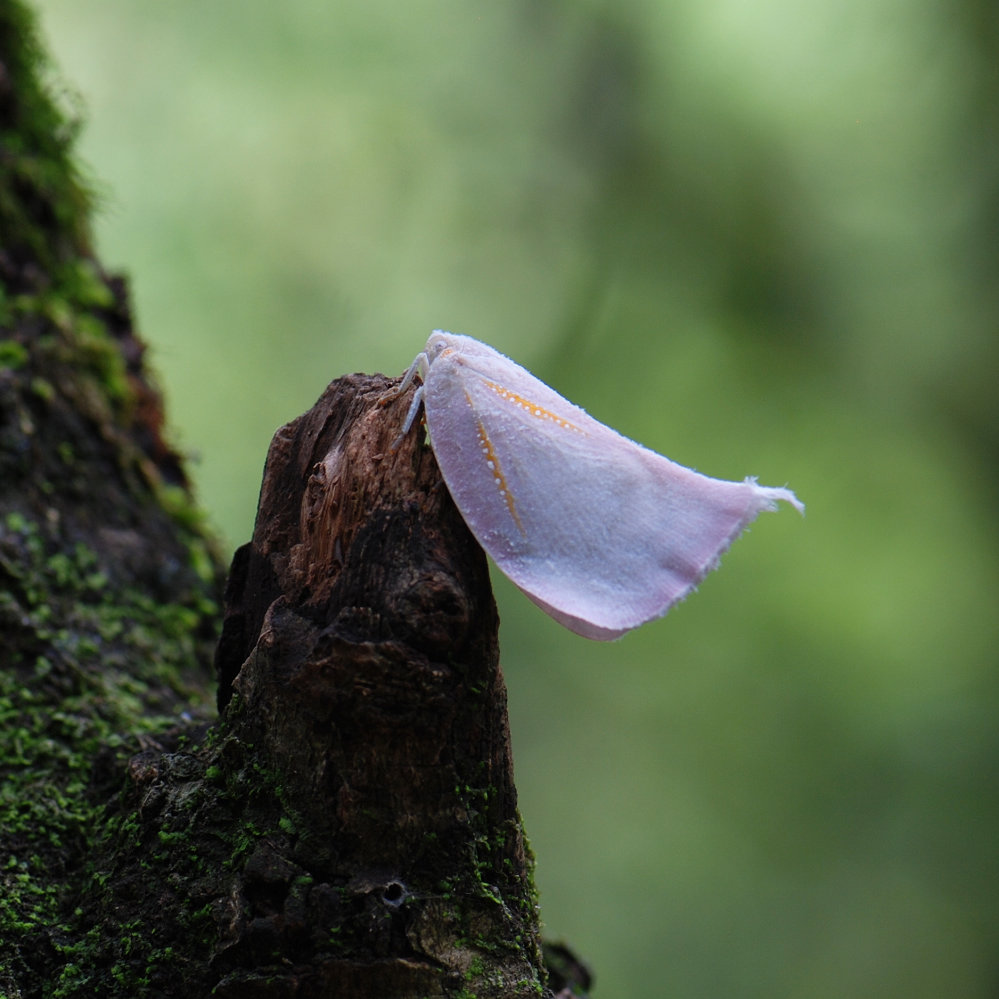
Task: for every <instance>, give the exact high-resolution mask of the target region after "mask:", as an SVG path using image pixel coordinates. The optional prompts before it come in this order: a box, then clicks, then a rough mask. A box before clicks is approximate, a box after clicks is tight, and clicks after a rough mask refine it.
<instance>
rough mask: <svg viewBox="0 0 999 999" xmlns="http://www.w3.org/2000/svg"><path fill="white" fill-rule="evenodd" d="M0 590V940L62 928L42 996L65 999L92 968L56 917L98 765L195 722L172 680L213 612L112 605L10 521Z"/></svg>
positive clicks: (95, 808) (94, 825) (93, 810)
mask: <svg viewBox="0 0 999 999" xmlns="http://www.w3.org/2000/svg"><path fill="white" fill-rule="evenodd" d="M0 579H2V580H3V583H4V585H3V588H2V590H0V630H2V631H3V633H4V637H5V645H6V648H5V652H7V653H9V665H10V667H11V668H10V669H9V670H5V671H3V673H0V730H2V731H3V732H4V745H5V752H4V755H3V758H2V759H0V829H2V830H3V836H4V843H5V846H6V847H7V849H8V850H9V856H8V858H7V860H6V862H5V864H4V867H3V869H2V870H0V939H2V940H4V941H5V942H6V943H7V944H8V945H11V946H12V947H16V946H17V943H18V941H24V942H25V946H27V941H28V940H30V939H31V938H32V935H33V934H36V933H38V932H41V931H42V930H45V932H50V931H51V930H52V928H53V927H56V928H58V927H63V930H62V931H61V932H56V933H55V935H54V937H53V939H54V946H55V948H56V950H57V951H58V952H60V953H62V956H63V958H64V963H63V966H62V970H61V972H60V974H59V977H58V980H57V982H56V984H55V986H54V990H53V992H52V995H53V996H57V995H64V994H65V995H68V994H71V991H68V990H72V989H77V990H78V989H80V988H83V985H84V984H85V983H86V981H87V978H86V976H85V975H84V974H83V972H82V971H80V968H84V967H90V965H88V964H87V962H86V961H78V960H75V959H74V955H76V954H77V953H78V949H79V947H81V946H83V945H84V944H85V942H86V934H83V936H82V937H80V936H78V935H76V934H71V933H68V932H67V931H66V926H65V921H66V918H67V917H66V916H65V914H64V913H63V911H62V910H63V906H64V903H65V901H66V899H67V898H69V897H71V896H72V893H73V885H74V883H75V878H76V877H78V870H79V865H81V864H82V863H83V861H84V859H85V858H86V857H87V855H88V854H89V853H90V850H91V848H92V846H93V838H94V836H95V831H97V830H100V829H101V828H102V826H103V818H102V816H103V809H104V797H105V794H95V793H94V788H93V772H94V765H95V761H96V760H97V759H98V758H99V757H101V756H104V757H105V758H106V759H108V760H110V759H113V758H114V756H115V755H117V756H118V758H119V759H122V758H124V757H125V756H127V755H130V754H131V753H134V752H136V751H137V750H138V749H139V748H140V747H139V745H138V744H137V743H133V742H130V741H127V740H126V739H125V738H124V737H123V736H122V735H120V734H119V733H121V732H125V731H127V732H137V733H146V734H147V735H149V736H155V735H156V734H157V733H161V732H164V731H166V730H167V729H169V728H171V727H172V726H175V725H176V724H177V721H178V718H177V708H178V707H179V706H180V705H189V706H191V707H192V709H193V708H194V707H195V705H196V704H197V701H198V699H199V698H203V697H204V696H205V694H204V692H202V691H199V690H197V689H195V688H188V687H184V686H182V685H181V684H180V681H179V680H178V679H177V678H178V677H179V676H182V675H185V674H188V675H189V674H190V672H191V668H192V665H193V664H194V663H195V662H196V660H197V658H198V655H199V652H200V649H199V647H198V642H197V639H196V638H195V637H194V636H195V633H196V632H197V627H196V626H197V624H198V623H199V621H200V619H201V617H202V615H203V614H204V613H205V612H206V611H207V612H209V613H212V614H214V608H212V607H211V606H210V605H209V604H208V603H207V602H205V601H203V600H202V599H199V600H195V601H194V603H193V605H191V604H188V605H184V604H175V605H167V606H166V607H161V606H159V605H157V604H156V603H155V602H154V601H152V600H151V599H150V598H149V597H148V596H147V595H145V594H143V593H140V592H138V591H134V590H125V591H124V592H123V593H117V594H116V593H114V592H112V591H109V589H108V586H107V582H108V581H107V578H106V576H105V574H104V573H103V572H102V571H101V570H100V568H99V566H98V562H97V559H96V556H95V555H94V554H93V552H91V551H90V550H89V549H87V548H86V547H85V546H83V545H77V546H76V547H75V548H73V549H71V550H70V551H69V552H64V551H56V552H51V553H50V552H49V551H48V549H47V544H46V541H45V539H44V535H43V533H42V531H41V529H40V528H39V527H38V526H37V525H35V524H34V523H32V522H31V521H30V520H29V519H28V518H26V517H25V516H23V515H22V514H20V513H16V512H14V513H9V514H8V515H7V516H6V517H5V518H4V521H3V523H2V525H0ZM55 622H58V625H56V624H55ZM151 709H152V710H151ZM108 754H110V757H109V756H108ZM130 818H132V817H131V816H130ZM126 829H127V822H126V821H123V822H122V826H121V830H120V831H122V832H125V831H126ZM59 872H62V873H61V874H60V873H59ZM70 919H71V917H70ZM66 941H72V942H66Z"/></svg>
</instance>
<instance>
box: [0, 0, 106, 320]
mask: <svg viewBox="0 0 999 999" xmlns="http://www.w3.org/2000/svg"><path fill="white" fill-rule="evenodd" d="M0 52H3V54H4V94H5V98H4V101H5V106H4V115H3V118H2V125H0V149H2V150H3V167H4V173H5V175H6V176H5V182H4V183H3V184H0V231H2V232H3V234H4V252H5V254H6V255H7V256H8V259H13V260H19V261H21V260H31V261H32V262H33V263H34V265H35V266H36V268H37V269H38V270H39V271H40V272H41V273H52V272H54V271H55V270H57V269H58V268H59V266H60V265H63V264H65V263H66V261H68V260H73V259H75V258H76V257H78V256H79V255H81V253H83V252H84V251H85V250H86V248H87V245H88V243H89V231H88V230H89V211H90V208H91V204H92V198H91V195H90V192H89V190H88V189H87V187H86V185H85V184H84V183H83V182H82V180H81V178H80V175H79V173H78V171H77V169H76V167H75V164H74V163H73V160H72V156H71V149H72V144H73V141H74V139H75V136H76V132H77V130H78V122H76V121H75V120H72V119H71V118H70V117H69V116H68V115H67V114H66V112H65V111H64V110H63V108H61V107H60V106H59V104H58V102H57V101H56V100H55V99H54V98H53V96H52V93H51V92H50V90H49V88H48V86H47V84H46V82H45V81H46V80H47V79H49V78H51V70H50V69H49V66H48V62H47V59H46V57H45V54H44V52H43V50H42V47H41V45H40V44H39V42H38V33H37V28H36V24H35V19H34V16H33V14H32V13H31V11H30V10H29V8H28V7H27V5H25V4H23V3H21V2H19V0H6V2H5V3H3V4H0ZM55 235H57V237H58V238H54V236H55ZM9 305H10V302H9V300H8V299H7V298H6V297H4V299H2V300H0V322H3V321H5V318H6V317H5V316H4V315H2V313H6V312H8V310H9Z"/></svg>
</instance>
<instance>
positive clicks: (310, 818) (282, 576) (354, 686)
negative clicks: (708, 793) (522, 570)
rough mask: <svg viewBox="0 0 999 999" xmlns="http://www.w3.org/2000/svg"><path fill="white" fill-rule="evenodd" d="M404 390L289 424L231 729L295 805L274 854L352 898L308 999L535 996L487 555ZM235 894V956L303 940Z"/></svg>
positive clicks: (231, 658)
mask: <svg viewBox="0 0 999 999" xmlns="http://www.w3.org/2000/svg"><path fill="white" fill-rule="evenodd" d="M391 384H392V383H390V382H388V381H386V380H385V379H382V378H379V377H374V378H364V377H360V376H352V377H348V378H343V379H340V380H339V381H337V382H334V383H333V384H332V385H331V386H330V387H329V389H328V390H327V392H326V393H325V394H324V396H323V397H322V398H321V399H320V400H319V402H318V403H317V404H316V406H315V407H314V408H313V409H312V410H311V411H310V412H309V413H307V414H306V415H305V416H303V417H301V418H299V419H298V420H296V421H294V422H293V423H291V424H289V425H288V426H286V427H284V428H282V429H281V430H280V431H278V433H277V434H276V435H275V437H274V441H273V442H272V444H271V449H270V454H269V456H268V460H267V466H266V469H265V472H264V482H263V487H262V489H261V499H260V508H259V511H258V516H257V526H256V530H255V532H254V538H253V541H252V543H251V544H250V545H249V546H247V547H246V548H245V549H243V550H242V551H241V552H240V553H239V554H238V555H237V557H236V559H235V561H234V567H235V568H234V573H233V575H232V576H231V577H230V582H229V589H228V593H227V614H226V621H225V628H224V631H223V639H222V642H221V643H220V646H219V655H218V660H217V662H218V666H219V674H220V679H221V685H220V689H221V690H222V694H221V697H222V699H223V700H226V697H227V695H226V693H225V691H226V690H227V688H228V684H229V682H230V680H232V686H233V688H234V690H235V699H234V700H233V701H232V702H230V704H229V705H228V708H227V711H226V715H225V721H224V723H223V730H224V731H225V732H226V738H229V739H237V740H239V742H240V743H243V744H246V743H252V744H253V745H254V746H255V747H257V748H258V749H259V750H260V752H261V756H262V759H264V760H266V764H267V766H268V767H269V768H270V769H271V772H272V773H271V776H272V778H273V779H274V780H275V783H276V786H278V787H280V789H281V790H280V798H281V804H282V806H283V808H284V809H285V810H286V812H287V814H289V815H292V816H294V825H295V830H296V835H295V836H294V837H290V838H289V839H288V842H287V844H286V845H285V846H284V847H283V849H282V850H280V851H278V853H279V856H276V855H275V854H274V853H273V851H272V849H271V847H270V846H269V847H268V851H267V852H268V860H267V863H268V865H269V864H271V863H273V862H275V861H279V866H282V867H283V868H288V865H289V863H290V864H291V865H292V866H293V868H294V869H295V870H296V871H299V872H301V871H304V872H306V873H307V875H308V877H310V878H311V879H312V880H313V886H312V887H311V888H310V889H309V891H308V892H307V897H306V899H305V902H304V904H305V906H306V908H307V909H308V907H309V905H310V904H311V903H312V900H313V899H314V898H315V896H316V895H317V894H321V895H322V896H323V897H324V898H332V897H335V898H336V899H337V904H336V911H337V915H336V922H335V927H336V931H337V933H338V934H339V935H340V937H341V940H340V946H338V947H336V948H333V949H328V948H325V949H324V948H320V949H319V953H318V954H317V953H315V952H314V951H313V954H310V962H309V966H308V969H307V970H303V969H298V970H296V972H295V976H296V980H302V978H303V976H305V978H306V979H307V980H308V981H309V982H310V983H311V984H310V985H309V986H308V989H309V990H312V991H309V992H308V994H322V995H331V996H332V995H337V994H347V993H343V992H341V991H338V990H340V989H343V988H344V984H343V983H345V982H348V981H349V982H350V990H351V991H350V992H349V994H351V995H356V996H359V997H360V996H368V995H371V996H375V995H379V996H381V997H385V996H400V997H401V996H413V997H416V996H426V995H457V994H461V993H462V992H463V991H464V993H465V994H469V995H470V994H474V995H478V996H497V997H498V996H510V997H513V996H521V995H522V996H536V995H538V994H539V986H540V984H541V980H542V978H541V970H540V967H541V961H540V958H539V950H538V938H537V920H536V910H535V900H534V892H533V888H532V884H531V875H530V870H529V867H528V862H527V859H526V856H525V849H524V841H523V836H522V832H521V827H520V821H519V817H518V815H517V809H516V792H515V789H514V784H513V775H512V767H511V760H510V744H509V734H508V729H507V719H506V694H505V689H504V686H503V680H502V676H501V674H500V671H499V664H498V650H497V641H496V629H497V618H496V611H495V606H494V604H493V600H492V596H491V592H490V589H489V580H488V571H487V567H486V562H485V557H484V555H483V554H482V551H481V549H479V547H478V546H477V545H476V544H475V542H474V540H473V539H472V538H471V536H470V535H469V533H468V529H467V528H466V527H465V524H464V522H463V521H462V519H461V517H460V515H459V514H458V513H457V511H456V509H455V508H454V505H453V503H452V502H451V499H450V496H449V495H448V493H447V490H446V489H445V488H444V487H443V484H442V482H441V479H440V474H439V472H438V470H437V467H436V462H435V461H434V458H433V453H432V452H431V451H430V449H429V448H428V447H426V446H424V445H423V444H421V442H420V435H419V434H417V433H416V432H415V431H414V432H413V433H411V434H409V435H407V436H406V438H405V439H403V440H402V441H401V442H400V445H399V447H398V449H396V450H393V449H392V446H391V445H392V442H393V440H394V438H395V437H396V436H397V432H398V428H399V427H400V426H401V422H402V419H403V417H404V414H405V400H397V401H396V402H394V403H393V404H391V405H390V406H383V405H381V404H380V401H381V400H382V398H383V397H384V396H385V393H386V391H387V390H388V389H389V388H390V387H391ZM233 678H234V679H233ZM296 904H301V903H300V902H299V901H298V900H296ZM241 908H242V910H243V918H242V919H241V920H240V921H239V922H238V925H235V926H234V927H233V932H232V935H231V939H229V940H226V941H225V942H224V949H228V950H230V951H234V952H237V953H243V952H244V951H246V950H247V946H248V943H249V942H250V941H252V938H253V937H254V935H255V934H259V933H260V932H261V927H260V923H259V921H260V919H266V920H268V922H267V926H266V931H265V932H266V933H267V934H268V935H269V936H270V935H273V936H275V937H276V938H277V939H278V940H279V941H280V943H279V950H280V951H281V952H282V953H286V954H287V953H294V952H295V951H296V950H300V949H301V945H300V941H298V940H296V938H297V937H299V938H300V937H301V935H302V933H303V930H304V927H303V926H302V925H299V924H298V921H297V920H296V919H294V918H288V913H287V912H285V913H283V915H282V916H281V917H280V918H278V919H277V921H276V922H275V920H274V917H273V916H272V915H269V914H268V913H267V911H266V907H265V909H262V910H260V911H259V912H256V911H254V905H253V902H252V900H251V899H247V900H244V903H243V905H242V906H241ZM310 922H311V920H310ZM332 928H333V927H331V926H329V925H328V926H327V927H325V932H326V933H328V932H329V931H330V929H332ZM309 932H311V933H312V934H313V935H314V932H315V928H314V927H310V929H309ZM250 949H251V950H252V947H250ZM231 980H232V981H233V982H234V983H236V982H238V983H239V987H242V986H243V984H245V980H244V977H243V975H242V974H241V973H240V972H238V971H235V970H234V971H233V972H231ZM234 987H235V986H234ZM301 987H303V988H304V987H305V986H304V985H303V986H301ZM316 990H318V991H316ZM225 994H229V993H228V992H226V993H225ZM232 994H233V995H236V994H237V993H236V992H233V993H232ZM266 994H278V993H277V992H273V993H270V992H269V993H266ZM280 994H282V995H283V994H292V993H285V992H281V993H280ZM294 994H299V993H297V992H296V993H294ZM301 994H306V993H301Z"/></svg>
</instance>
